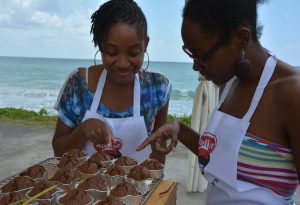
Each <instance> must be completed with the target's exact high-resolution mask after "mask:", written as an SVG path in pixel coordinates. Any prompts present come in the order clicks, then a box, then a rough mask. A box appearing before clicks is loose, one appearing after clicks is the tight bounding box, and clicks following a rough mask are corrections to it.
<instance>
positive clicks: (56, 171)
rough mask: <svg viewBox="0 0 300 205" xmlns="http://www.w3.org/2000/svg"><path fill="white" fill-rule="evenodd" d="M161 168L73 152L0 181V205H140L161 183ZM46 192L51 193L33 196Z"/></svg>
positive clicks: (149, 162) (152, 163) (155, 163)
mask: <svg viewBox="0 0 300 205" xmlns="http://www.w3.org/2000/svg"><path fill="white" fill-rule="evenodd" d="M163 169H164V165H163V164H161V163H159V162H158V161H156V160H153V159H146V160H145V161H143V162H141V163H139V164H138V163H137V162H136V161H135V160H134V159H131V158H130V157H127V156H122V157H119V158H117V159H114V158H112V157H111V156H110V155H106V154H104V153H101V152H97V153H95V154H93V155H91V156H87V155H86V154H85V153H83V152H82V151H80V150H77V149H74V150H71V151H69V152H68V153H65V154H64V155H63V157H61V158H58V157H52V158H49V159H46V160H44V161H42V162H40V163H37V164H35V165H33V166H31V167H29V168H27V169H25V170H22V171H21V172H19V173H18V174H16V175H13V176H11V177H8V178H6V179H3V180H2V181H0V190H1V192H0V205H12V204H13V205H19V204H23V203H25V202H26V203H27V201H28V199H30V200H31V202H30V203H29V204H30V205H55V204H58V205H69V204H78V205H110V204H114V205H119V204H120V205H143V204H145V203H146V201H147V199H148V198H149V197H150V196H151V193H152V192H153V191H154V190H155V188H156V187H157V186H158V184H159V183H160V182H161V180H162V178H163ZM49 187H50V188H49ZM46 189H48V190H49V189H51V190H50V191H48V192H46V193H45V194H43V195H41V196H39V197H37V194H39V195H40V193H41V192H45V190H46ZM33 198H36V199H35V200H32V199H33Z"/></svg>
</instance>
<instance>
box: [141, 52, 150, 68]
mask: <svg viewBox="0 0 300 205" xmlns="http://www.w3.org/2000/svg"><path fill="white" fill-rule="evenodd" d="M145 53H146V55H147V66H146V68H141V69H142V70H143V71H146V70H147V69H148V67H149V54H148V52H147V51H145Z"/></svg>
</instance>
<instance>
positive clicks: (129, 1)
mask: <svg viewBox="0 0 300 205" xmlns="http://www.w3.org/2000/svg"><path fill="white" fill-rule="evenodd" d="M91 19H92V21H91V23H92V27H91V32H90V33H92V34H93V42H94V45H95V47H97V46H99V47H100V46H101V43H102V42H103V41H104V40H105V38H106V37H107V36H106V35H107V32H108V30H109V28H110V27H111V26H112V25H113V24H115V23H120V22H121V23H127V24H129V25H132V26H135V27H136V29H137V31H138V35H139V36H140V37H141V38H144V39H146V38H147V37H148V35H147V21H146V17H145V15H144V13H143V11H142V10H141V8H140V7H139V6H138V5H137V3H135V2H134V1H133V0H110V1H108V2H106V3H104V4H103V5H101V6H100V7H99V9H98V10H97V11H95V13H94V14H93V15H92V17H91Z"/></svg>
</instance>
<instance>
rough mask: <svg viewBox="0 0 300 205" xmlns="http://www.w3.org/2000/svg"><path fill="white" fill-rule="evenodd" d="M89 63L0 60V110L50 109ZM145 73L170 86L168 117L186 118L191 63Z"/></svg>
mask: <svg viewBox="0 0 300 205" xmlns="http://www.w3.org/2000/svg"><path fill="white" fill-rule="evenodd" d="M93 64H94V62H93V60H84V59H59V58H28V57H1V56H0V108H5V107H14V108H23V109H27V110H34V111H39V110H40V109H41V108H45V109H46V110H47V111H48V113H49V114H52V115H55V114H57V111H56V110H54V109H53V106H54V103H55V102H56V99H57V95H58V93H59V91H60V89H61V87H62V85H63V83H64V81H65V79H66V78H67V75H68V74H69V73H70V72H71V71H72V70H74V69H75V68H77V67H88V66H90V65H93ZM148 70H149V71H154V72H159V73H162V74H164V75H165V76H166V77H167V78H168V79H169V80H170V81H171V83H172V87H173V90H172V94H171V99H170V105H169V113H170V114H175V115H178V116H179V115H189V114H191V112H192V105H193V97H194V91H195V89H196V86H197V85H198V83H199V81H198V73H197V72H195V71H193V69H192V63H176V62H150V65H149V68H148Z"/></svg>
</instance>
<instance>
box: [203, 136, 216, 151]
mask: <svg viewBox="0 0 300 205" xmlns="http://www.w3.org/2000/svg"><path fill="white" fill-rule="evenodd" d="M216 146H217V137H216V136H215V135H213V134H211V133H209V132H205V133H203V135H201V137H200V139H199V150H200V149H205V150H207V151H208V152H209V153H212V152H213V151H214V149H215V148H216Z"/></svg>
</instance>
